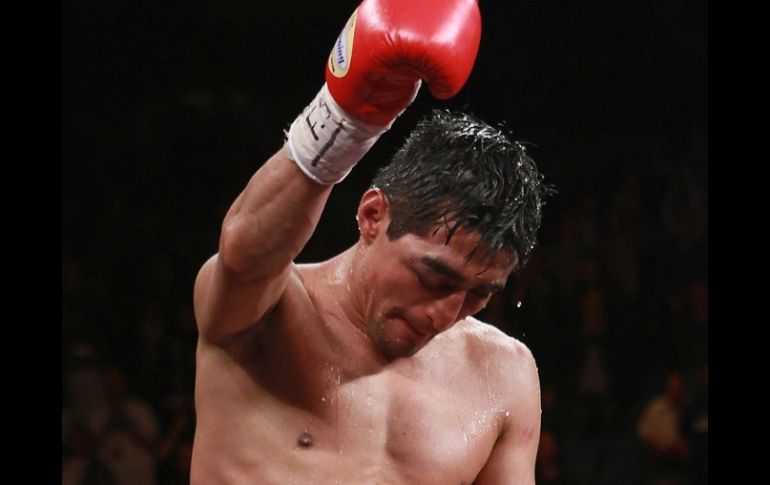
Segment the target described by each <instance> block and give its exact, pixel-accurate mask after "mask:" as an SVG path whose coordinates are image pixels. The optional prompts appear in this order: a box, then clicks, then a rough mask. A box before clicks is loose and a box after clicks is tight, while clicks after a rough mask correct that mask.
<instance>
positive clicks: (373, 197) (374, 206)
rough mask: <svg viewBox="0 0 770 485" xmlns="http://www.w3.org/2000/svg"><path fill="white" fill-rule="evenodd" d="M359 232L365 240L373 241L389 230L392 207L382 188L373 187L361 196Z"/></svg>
mask: <svg viewBox="0 0 770 485" xmlns="http://www.w3.org/2000/svg"><path fill="white" fill-rule="evenodd" d="M356 219H357V220H358V232H359V233H360V234H361V238H362V239H363V240H364V242H371V241H373V240H374V239H376V238H377V236H378V235H379V234H381V233H384V232H385V231H387V230H388V223H389V222H390V207H389V206H388V199H387V198H386V197H385V194H384V193H383V192H382V190H380V189H377V188H371V189H369V190H367V191H366V192H364V195H362V196H361V202H359V203H358V213H357V214H356Z"/></svg>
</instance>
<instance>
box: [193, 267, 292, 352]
mask: <svg viewBox="0 0 770 485" xmlns="http://www.w3.org/2000/svg"><path fill="white" fill-rule="evenodd" d="M291 269H292V265H289V266H287V267H286V268H285V269H284V270H283V271H282V272H281V273H280V274H279V275H278V276H276V277H273V278H270V279H244V278H241V277H239V276H237V275H235V274H233V273H232V272H230V271H228V270H227V268H225V266H224V265H223V264H222V261H221V258H220V257H219V255H217V254H215V255H214V256H212V257H211V258H210V259H209V260H208V261H206V263H204V264H203V266H202V267H201V269H200V271H199V272H198V276H197V278H196V279H195V289H194V296H193V299H194V307H195V320H196V323H197V325H198V332H199V334H200V335H201V336H202V337H205V338H207V339H208V340H211V341H217V340H219V339H221V338H223V337H225V336H228V335H233V334H235V333H238V332H240V331H242V330H245V329H246V328H249V327H251V326H253V325H255V324H257V323H258V322H259V321H260V320H261V319H262V318H263V317H264V316H265V315H266V314H267V313H268V312H269V311H270V310H271V309H272V308H273V307H274V306H275V305H276V304H277V303H278V301H279V300H280V298H281V295H282V294H283V292H284V290H285V289H286V285H287V282H288V280H289V275H290V274H291Z"/></svg>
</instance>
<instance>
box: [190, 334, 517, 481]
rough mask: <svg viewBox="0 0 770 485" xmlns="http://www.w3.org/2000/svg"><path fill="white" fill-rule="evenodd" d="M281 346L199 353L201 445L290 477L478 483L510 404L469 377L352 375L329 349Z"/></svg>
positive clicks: (391, 371)
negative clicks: (236, 353)
mask: <svg viewBox="0 0 770 485" xmlns="http://www.w3.org/2000/svg"><path fill="white" fill-rule="evenodd" d="M281 348H282V349H284V350H283V352H282V355H283V357H282V358H275V357H271V352H266V353H264V354H261V355H256V357H253V358H251V359H249V360H248V362H245V361H239V360H238V359H234V358H232V356H230V355H226V354H225V355H216V356H211V357H213V358H212V359H201V358H200V356H199V369H198V378H199V382H198V390H199V392H198V395H197V396H196V398H197V400H198V408H199V425H198V430H199V431H198V436H196V447H199V444H200V446H204V445H205V443H206V442H207V441H209V440H208V439H207V436H209V437H210V438H212V439H211V440H210V441H211V442H212V443H214V442H216V443H219V444H220V446H211V447H210V450H209V453H211V454H216V453H222V454H225V453H226V454H227V457H226V458H223V461H222V462H220V463H226V462H228V461H232V462H234V463H233V464H232V466H233V467H234V468H235V469H241V470H243V471H244V474H245V475H248V476H253V475H256V476H260V477H262V478H263V479H265V478H266V477H267V476H268V475H269V476H271V477H274V478H275V482H281V481H282V480H283V481H284V483H285V480H286V479H287V477H288V475H286V474H292V476H293V477H294V478H297V479H300V477H301V476H304V477H307V478H309V479H312V480H315V481H318V480H322V481H327V480H328V481H329V483H334V482H333V480H338V481H339V483H376V482H379V483H457V484H460V483H471V481H472V480H473V478H474V477H475V476H476V474H477V473H478V471H479V470H480V469H481V467H483V465H484V463H485V462H486V459H487V457H488V455H489V452H490V451H491V449H492V447H493V445H494V443H495V440H496V439H497V436H498V430H499V425H500V423H501V420H502V419H503V416H504V413H505V410H504V409H502V408H500V407H498V406H497V405H496V403H495V401H494V399H491V400H490V399H489V396H488V395H487V394H486V393H484V392H481V391H480V389H479V388H478V386H477V383H475V382H473V381H472V379H471V377H470V375H467V374H462V373H457V372H454V373H451V372H443V371H441V370H440V369H437V368H430V369H420V370H412V371H411V372H405V371H404V369H403V368H400V367H398V366H394V367H393V368H388V369H385V370H383V371H381V372H378V373H376V374H371V375H365V376H360V377H356V378H349V377H346V376H345V373H344V372H343V371H342V370H341V368H340V367H339V366H336V365H335V361H334V359H332V358H329V356H328V355H313V351H312V349H308V348H302V349H301V350H300V353H301V354H302V355H299V354H296V355H295V354H294V350H292V349H295V347H292V346H282V347H281ZM206 360H211V362H208V363H205V362H202V361H206ZM206 364H208V365H211V366H216V367H218V368H214V367H212V368H211V372H207V371H206ZM207 374H209V375H211V376H212V379H211V381H210V382H209V383H208V385H210V386H213V388H211V389H207V386H206V385H205V383H204V382H203V381H204V380H205V379H206V375H207ZM223 375H229V376H231V379H222V378H221V376H223ZM214 376H217V377H216V378H214ZM199 437H202V438H201V439H199ZM221 443H225V446H221ZM212 461H213V460H212ZM266 481H267V482H269V481H270V480H266ZM300 481H301V480H300Z"/></svg>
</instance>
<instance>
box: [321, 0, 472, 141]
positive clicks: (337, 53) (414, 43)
mask: <svg viewBox="0 0 770 485" xmlns="http://www.w3.org/2000/svg"><path fill="white" fill-rule="evenodd" d="M480 41H481V15H480V13H479V8H478V4H477V1H476V0H364V1H363V2H362V3H361V5H360V6H359V7H358V9H356V11H355V12H354V13H353V15H352V16H351V17H350V20H348V23H347V24H346V25H345V28H344V29H343V30H342V33H341V34H340V36H339V37H338V39H337V42H336V43H335V44H334V48H333V49H332V52H331V55H330V56H329V62H328V63H327V67H326V83H327V85H328V88H329V92H330V93H331V95H332V97H333V98H334V100H335V101H336V102H337V103H338V104H339V106H340V107H341V108H342V109H343V110H345V112H347V113H348V114H350V115H351V116H353V117H355V118H356V119H358V120H360V121H363V122H365V123H369V124H371V125H377V126H389V125H390V124H391V123H392V122H393V120H395V118H396V117H397V116H398V115H399V114H401V113H402V112H403V111H404V109H406V107H407V106H408V105H409V104H410V103H411V102H412V101H413V100H414V98H415V96H416V95H417V91H418V89H419V87H420V80H421V79H424V80H425V81H426V82H427V83H428V87H429V89H430V92H431V93H432V94H433V96H435V97H436V98H439V99H447V98H450V97H452V96H454V95H455V94H457V93H458V92H459V91H460V89H461V88H462V87H463V85H464V84H465V82H466V81H467V80H468V77H469V76H470V73H471V69H472V68H473V63H474V61H475V59H476V54H477V52H478V50H479V43H480Z"/></svg>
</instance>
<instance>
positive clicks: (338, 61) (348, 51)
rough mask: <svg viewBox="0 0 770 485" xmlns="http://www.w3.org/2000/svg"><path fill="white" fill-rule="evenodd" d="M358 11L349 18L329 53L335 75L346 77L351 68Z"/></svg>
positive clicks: (330, 69)
mask: <svg viewBox="0 0 770 485" xmlns="http://www.w3.org/2000/svg"><path fill="white" fill-rule="evenodd" d="M356 13H358V9H356V11H355V12H353V15H351V16H350V19H348V23H346V24H345V27H344V28H343V29H342V32H340V35H339V37H337V42H335V43H334V47H333V48H332V52H331V54H329V71H330V72H331V73H332V74H333V75H334V76H335V77H344V76H345V74H347V73H348V69H349V68H350V60H351V55H352V53H353V34H354V33H355V30H356Z"/></svg>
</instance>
